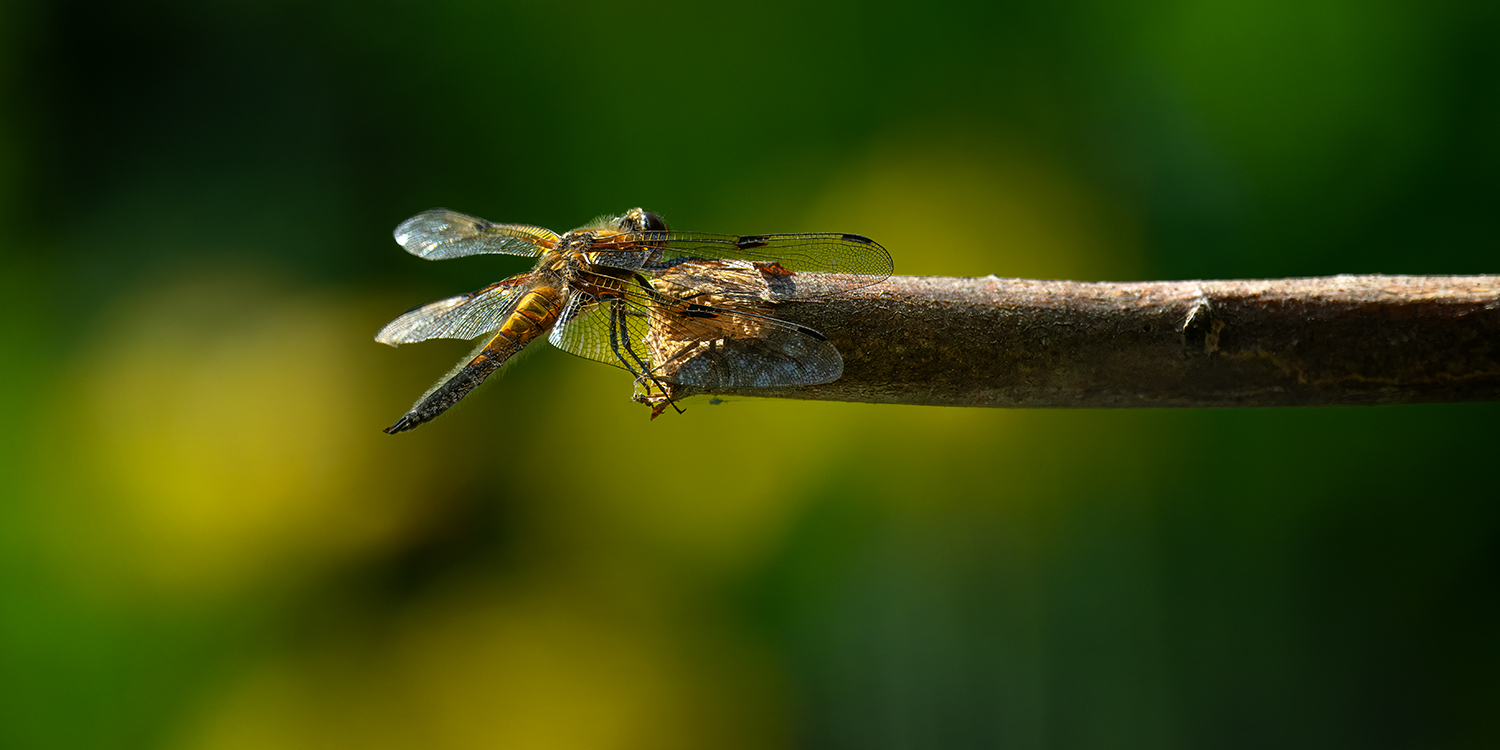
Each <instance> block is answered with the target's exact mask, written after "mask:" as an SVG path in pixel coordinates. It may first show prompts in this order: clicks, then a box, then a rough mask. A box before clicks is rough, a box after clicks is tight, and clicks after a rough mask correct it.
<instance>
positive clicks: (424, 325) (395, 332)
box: [375, 273, 537, 346]
mask: <svg viewBox="0 0 1500 750" xmlns="http://www.w3.org/2000/svg"><path fill="white" fill-rule="evenodd" d="M536 285H537V279H536V277H535V275H534V274H529V273H526V274H521V275H519V276H512V277H510V278H508V279H506V280H504V281H500V282H496V283H494V284H491V285H489V286H487V287H485V288H483V289H480V290H479V291H476V292H471V293H469V294H460V295H459V296H457V297H449V298H447V299H440V300H438V301H436V302H429V303H427V304H425V305H422V306H420V307H416V308H413V309H411V310H408V311H407V312H406V313H404V314H402V315H401V316H400V317H398V318H396V319H395V320H393V321H391V322H390V323H387V324H386V326H385V327H384V328H382V329H380V333H377V334H375V340H376V341H379V342H380V343H382V344H389V345H391V346H400V345H401V344H412V343H416V342H418V341H426V340H427V339H472V338H474V337H476V336H478V335H480V334H482V333H487V332H489V331H493V330H495V329H496V328H499V327H500V324H501V323H503V322H505V318H506V316H508V315H510V314H511V312H512V311H514V310H515V308H516V303H517V302H519V301H520V299H521V298H522V297H523V296H525V293H526V292H527V291H528V290H530V289H531V288H532V287H535V286H536Z"/></svg>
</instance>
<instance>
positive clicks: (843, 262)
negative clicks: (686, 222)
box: [625, 231, 893, 299]
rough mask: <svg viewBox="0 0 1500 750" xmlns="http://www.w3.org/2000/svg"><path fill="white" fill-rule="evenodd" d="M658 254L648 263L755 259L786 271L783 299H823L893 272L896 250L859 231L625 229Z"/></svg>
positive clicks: (769, 270)
mask: <svg viewBox="0 0 1500 750" xmlns="http://www.w3.org/2000/svg"><path fill="white" fill-rule="evenodd" d="M625 236H626V237H627V238H629V240H630V241H631V242H632V243H634V244H636V245H638V246H642V247H646V248H650V249H651V250H652V251H653V254H654V258H653V260H652V261H651V263H650V264H648V265H646V266H644V267H645V268H647V269H648V270H653V269H652V266H653V265H654V266H655V267H657V268H659V269H663V270H665V269H670V268H671V267H673V266H674V265H676V264H681V263H684V262H686V261H687V259H701V260H727V259H741V260H747V261H751V262H752V263H753V264H755V266H756V267H757V268H760V269H762V270H763V271H764V272H765V273H766V274H767V275H768V276H777V277H781V279H780V281H779V282H778V285H779V286H780V287H781V288H782V290H783V291H782V293H781V294H779V295H778V298H779V299H818V298H822V297H831V296H836V295H839V294H842V293H844V292H847V291H850V290H853V289H859V288H861V287H866V286H870V285H872V284H877V283H879V282H881V281H884V280H885V279H886V278H888V277H889V276H890V275H891V269H892V267H893V266H892V263H891V255H890V253H888V252H886V250H885V248H883V247H881V246H880V243H878V242H876V241H874V240H872V239H870V238H868V237H864V236H862V235H858V234H842V233H838V232H809V233H800V234H746V235H728V234H708V233H704V232H673V231H660V232H634V233H630V234H628V235H625Z"/></svg>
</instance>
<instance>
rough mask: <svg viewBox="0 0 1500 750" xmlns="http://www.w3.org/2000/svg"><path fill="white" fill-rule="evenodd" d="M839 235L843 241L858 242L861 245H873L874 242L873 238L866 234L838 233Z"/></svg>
mask: <svg viewBox="0 0 1500 750" xmlns="http://www.w3.org/2000/svg"><path fill="white" fill-rule="evenodd" d="M840 236H841V237H842V238H843V240H844V241H845V242H858V243H859V244H861V245H873V244H875V240H872V239H870V238H869V237H866V236H864V235H862V234H845V235H840Z"/></svg>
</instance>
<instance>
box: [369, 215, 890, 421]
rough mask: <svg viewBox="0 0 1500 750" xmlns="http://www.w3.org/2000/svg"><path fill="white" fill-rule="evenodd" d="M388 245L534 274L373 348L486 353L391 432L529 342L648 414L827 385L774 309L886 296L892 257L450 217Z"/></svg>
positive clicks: (627, 220) (436, 407)
mask: <svg viewBox="0 0 1500 750" xmlns="http://www.w3.org/2000/svg"><path fill="white" fill-rule="evenodd" d="M395 237H396V242H397V243H399V244H400V245H401V246H402V247H403V248H405V249H406V251H407V252H409V253H411V254H413V255H415V256H417V257H419V258H424V259H427V260H447V259H450V258H462V257H467V256H471V255H485V254H496V253H499V254H506V255H522V256H529V257H535V258H537V262H536V265H535V266H534V267H533V268H532V269H531V271H529V272H527V273H522V274H517V275H515V276H512V277H510V278H508V279H505V280H504V281H499V282H496V283H493V284H490V285H489V286H486V287H484V288H483V289H479V290H477V291H474V292H470V293H468V294H462V295H458V296H455V297H449V298H447V299H441V300H438V301H436V302H430V303H427V304H425V305H420V306H418V307H415V308H413V309H411V310H409V311H407V312H406V313H404V314H402V315H401V316H400V317H398V318H396V319H395V320H393V321H391V322H390V323H389V324H387V325H386V326H385V327H384V328H382V329H381V330H380V332H379V333H378V334H376V335H375V340H376V341H378V342H380V343H383V344H389V345H391V346H399V345H401V344H410V343H415V342H418V341H426V340H428V339H435V338H450V339H477V338H479V337H481V336H483V337H484V340H483V342H482V343H481V344H480V345H479V347H478V348H477V349H476V350H475V351H474V352H473V353H471V354H470V355H469V356H468V357H465V358H464V359H463V360H461V361H460V362H459V363H458V365H457V366H456V367H454V368H453V369H452V370H451V371H450V372H449V373H448V374H447V375H445V376H444V377H443V378H442V379H440V380H438V382H437V383H436V384H435V385H433V386H432V388H430V389H428V390H427V392H426V393H424V394H422V397H421V398H419V399H417V401H416V403H415V404H413V405H412V407H411V409H410V410H408V411H407V412H406V414H404V415H403V416H402V417H401V418H400V419H399V420H398V421H397V422H396V423H395V424H394V425H392V426H390V427H388V428H386V430H385V431H386V432H387V433H391V434H395V433H398V432H405V431H407V430H411V429H413V428H415V427H417V426H418V425H421V424H424V423H426V422H429V421H431V420H432V419H434V418H436V417H437V416H438V415H440V414H442V413H443V412H445V411H447V410H448V409H449V408H450V407H452V406H453V405H454V404H456V403H458V401H459V400H460V399H462V398H463V397H464V396H466V395H468V393H469V392H470V391H472V390H474V389H475V388H477V387H478V386H479V385H480V384H481V383H483V382H484V380H485V379H486V378H488V377H489V376H490V375H492V374H494V373H495V372H496V371H497V370H499V369H500V367H501V366H502V365H504V364H505V362H506V361H507V360H509V359H510V358H511V357H513V356H515V355H516V354H517V353H519V352H520V351H521V350H522V349H524V348H526V346H527V345H528V344H530V343H531V342H533V341H535V340H537V339H539V338H542V337H543V336H546V337H547V340H548V341H549V342H550V343H551V344H552V345H553V346H555V347H557V348H559V349H562V350H563V351H566V352H569V353H571V354H575V355H578V356H580V357H584V358H586V359H591V360H594V361H597V362H604V363H606V364H611V365H615V366H617V367H620V368H623V369H625V370H627V371H629V372H630V373H632V374H633V375H635V378H636V384H637V386H638V387H640V388H641V389H642V391H644V393H645V398H644V399H641V398H638V399H637V400H645V401H647V402H648V403H651V404H653V410H652V415H651V417H652V419H655V418H656V417H657V416H658V415H659V414H661V412H662V411H664V410H665V408H666V405H667V404H671V405H672V406H673V407H674V408H677V410H678V411H679V412H680V411H681V408H680V407H677V405H676V403H675V402H674V401H673V399H672V397H671V392H672V387H673V386H688V385H690V386H697V387H699V388H701V389H704V390H708V391H710V392H711V391H712V390H713V389H716V388H770V387H777V386H794V385H816V384H821V383H831V382H833V381H834V380H837V379H838V378H839V377H840V376H841V375H842V374H843V367H844V365H843V358H842V357H841V356H840V355H839V353H838V350H837V349H836V348H835V347H834V346H833V344H831V343H830V342H829V340H828V337H827V336H825V335H823V334H822V333H820V332H818V331H815V330H813V329H811V328H808V327H806V326H803V325H799V324H797V323H792V322H789V321H785V320H781V319H779V318H776V317H774V315H772V313H773V312H774V307H775V305H776V304H777V303H779V302H787V301H795V300H821V299H828V298H832V297H836V296H839V295H842V294H845V293H847V292H849V291H852V290H854V289H859V288H862V287H866V286H869V285H872V284H876V283H879V282H880V281H882V280H884V279H886V278H887V277H889V276H890V273H891V269H892V264H891V256H890V254H889V253H888V252H886V250H885V248H883V247H881V246H880V244H879V243H876V242H875V241H874V240H871V239H869V238H868V237H864V236H862V235H858V234H845V233H835V232H811V233H793V234H745V235H729V234H709V233H704V232H679V231H674V230H672V229H671V228H669V227H668V226H667V224H666V222H665V221H663V220H662V218H661V217H660V216H658V215H656V214H654V213H651V212H649V211H645V210H643V209H640V208H633V209H630V210H629V211H626V212H625V213H624V214H622V215H620V216H606V217H601V218H599V219H596V220H595V221H594V222H592V223H590V224H588V225H586V226H583V227H580V228H578V229H574V230H572V231H570V232H566V233H564V234H561V235H559V234H557V233H556V232H553V231H552V230H550V229H545V228H543V227H538V226H532V225H529V224H498V223H494V222H490V221H487V220H485V219H481V218H478V217H475V216H469V215H467V214H462V213H459V212H457V211H451V210H448V209H444V208H437V209H432V210H430V211H425V212H423V213H420V214H417V215H416V216H413V217H411V218H410V219H407V220H406V221H404V222H402V223H401V224H400V225H399V226H397V227H396V231H395Z"/></svg>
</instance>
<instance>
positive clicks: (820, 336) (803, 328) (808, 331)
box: [797, 326, 828, 341]
mask: <svg viewBox="0 0 1500 750" xmlns="http://www.w3.org/2000/svg"><path fill="white" fill-rule="evenodd" d="M797 330H798V331H801V332H802V333H805V334H807V335H809V336H811V337H813V338H815V339H817V340H819V341H827V340H828V337H827V336H824V335H823V334H821V333H819V332H817V331H814V330H813V329H811V328H808V327H807V326H797Z"/></svg>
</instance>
